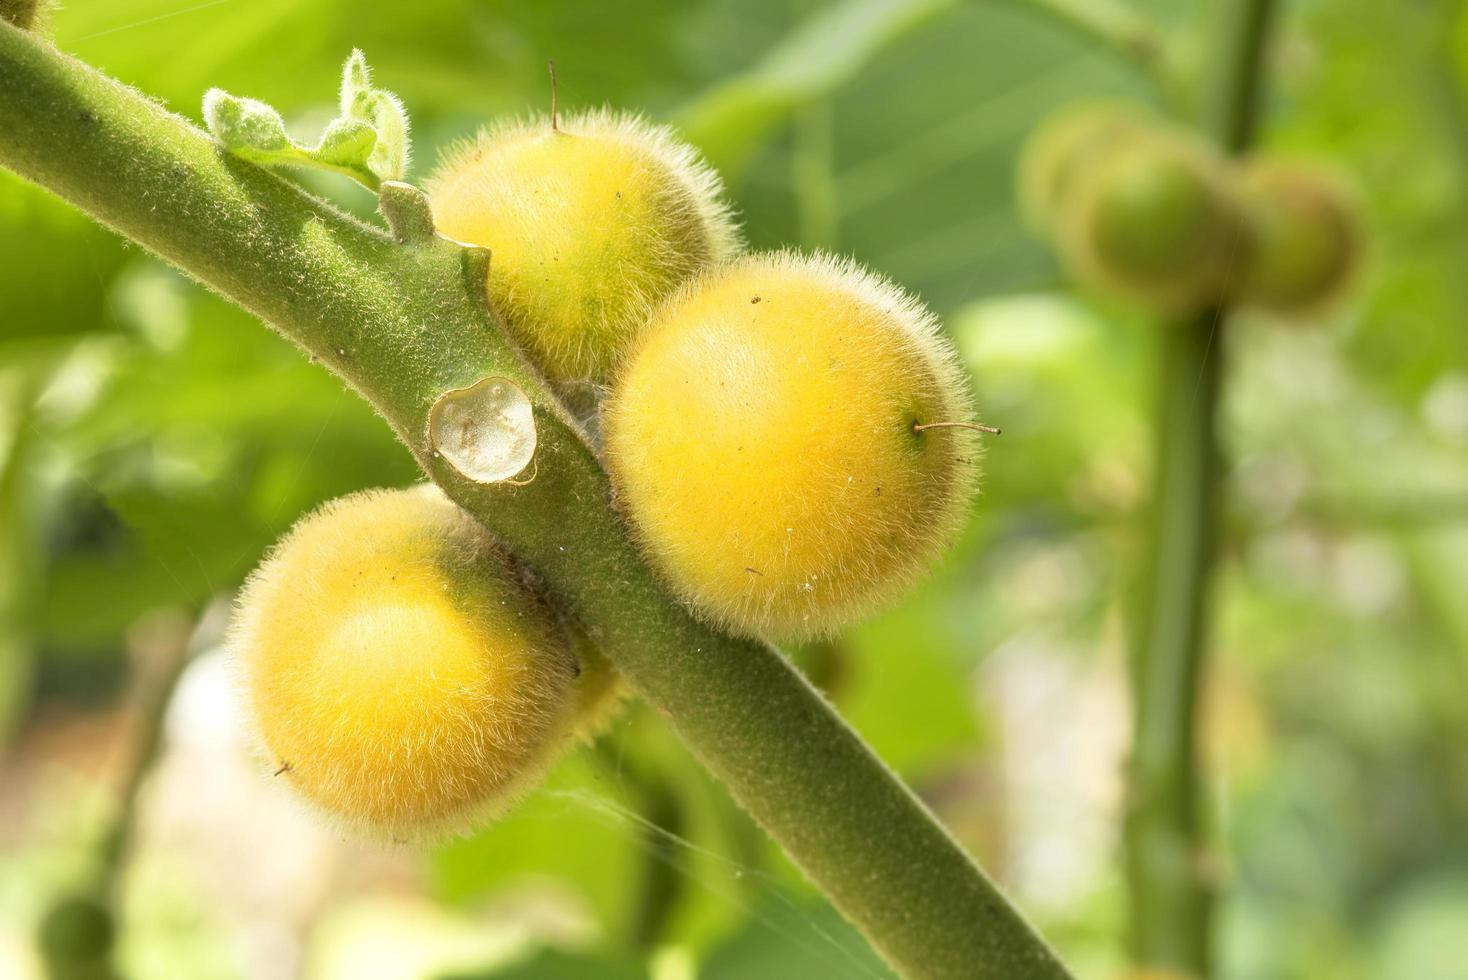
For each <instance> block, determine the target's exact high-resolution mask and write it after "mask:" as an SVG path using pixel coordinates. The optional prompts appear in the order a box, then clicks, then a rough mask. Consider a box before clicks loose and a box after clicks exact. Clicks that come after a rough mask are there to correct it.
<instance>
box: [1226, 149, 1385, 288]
mask: <svg viewBox="0 0 1468 980" xmlns="http://www.w3.org/2000/svg"><path fill="white" fill-rule="evenodd" d="M1243 194H1244V200H1245V206H1246V213H1247V215H1248V222H1249V232H1250V238H1251V244H1252V247H1251V249H1250V257H1249V262H1248V264H1247V267H1246V269H1245V272H1244V276H1243V285H1242V287H1241V288H1240V290H1239V293H1240V295H1239V298H1240V300H1241V301H1242V302H1245V303H1248V304H1249V305H1251V306H1255V307H1258V308H1259V309H1262V310H1267V311H1269V312H1271V313H1276V314H1279V315H1281V316H1296V317H1305V316H1309V315H1311V314H1313V313H1318V312H1320V311H1321V310H1323V309H1325V308H1326V307H1328V306H1330V305H1331V304H1332V303H1334V302H1335V301H1337V300H1339V299H1340V298H1341V297H1342V296H1343V295H1345V293H1346V292H1347V291H1348V290H1349V288H1350V285H1351V283H1352V282H1353V281H1354V279H1355V274H1356V272H1357V269H1358V268H1359V266H1360V264H1361V258H1362V254H1363V252H1364V251H1365V235H1364V234H1363V232H1362V230H1361V224H1360V220H1359V218H1358V216H1357V214H1358V209H1357V206H1356V201H1355V198H1354V195H1353V194H1352V193H1351V192H1350V190H1349V189H1348V188H1347V186H1346V185H1345V182H1344V181H1343V180H1342V179H1341V178H1340V177H1339V176H1338V175H1337V174H1335V173H1332V172H1329V171H1325V170H1322V169H1321V168H1319V167H1311V166H1309V165H1305V164H1291V163H1281V162H1275V161H1269V160H1264V161H1256V162H1254V163H1251V164H1250V165H1249V166H1248V167H1247V169H1246V170H1245V172H1244V177H1243Z"/></svg>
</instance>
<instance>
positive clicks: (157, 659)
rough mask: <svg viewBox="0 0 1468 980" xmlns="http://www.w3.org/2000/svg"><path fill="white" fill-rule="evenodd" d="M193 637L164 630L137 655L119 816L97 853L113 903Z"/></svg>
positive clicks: (104, 892) (101, 885) (104, 889)
mask: <svg viewBox="0 0 1468 980" xmlns="http://www.w3.org/2000/svg"><path fill="white" fill-rule="evenodd" d="M192 646H193V643H192V637H191V635H190V631H189V630H188V629H185V628H182V627H177V628H172V629H167V628H165V629H164V630H163V631H162V635H160V636H159V637H157V638H156V640H154V641H153V642H151V643H149V644H148V645H147V647H146V648H145V649H143V650H142V651H140V652H139V654H138V657H137V666H136V680H135V681H134V683H133V705H132V711H131V715H132V717H133V719H134V721H133V724H134V726H135V727H134V728H133V730H132V732H131V738H130V739H129V741H130V743H131V744H130V745H129V746H128V750H129V755H128V758H127V768H126V770H124V772H123V774H122V778H121V780H119V783H118V792H117V817H116V819H115V821H114V822H113V824H112V826H111V827H109V828H108V829H107V833H106V834H105V835H104V836H103V838H102V841H101V846H100V847H99V849H98V851H99V853H98V868H97V881H98V889H97V890H98V893H99V895H101V896H102V897H103V898H104V899H105V900H106V901H108V902H115V901H116V898H117V888H118V885H119V882H120V879H121V877H122V871H123V868H124V866H125V865H126V863H127V858H128V852H129V849H130V848H131V847H132V842H133V837H134V835H135V832H136V829H137V822H138V801H139V795H140V794H141V792H142V789H143V784H144V782H146V781H147V778H148V774H149V773H150V772H152V770H153V765H154V763H156V762H157V761H158V754H159V752H160V751H161V750H162V748H163V726H164V722H165V721H166V718H167V714H168V705H169V703H170V702H171V701H172V700H173V692H174V691H175V690H176V689H177V688H178V681H179V678H181V677H182V676H183V672H184V668H185V667H187V666H188V664H189V658H190V654H191V653H192V652H193V649H192Z"/></svg>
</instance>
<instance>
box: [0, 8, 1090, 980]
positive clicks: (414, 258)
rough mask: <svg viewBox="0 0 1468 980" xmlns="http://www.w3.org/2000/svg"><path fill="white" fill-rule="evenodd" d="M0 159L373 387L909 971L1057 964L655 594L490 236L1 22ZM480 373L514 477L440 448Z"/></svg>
mask: <svg viewBox="0 0 1468 980" xmlns="http://www.w3.org/2000/svg"><path fill="white" fill-rule="evenodd" d="M0 164H3V165H4V166H6V167H9V168H11V169H13V170H15V171H16V172H18V173H19V174H21V175H22V176H24V177H27V178H29V179H31V180H33V181H35V182H36V183H38V184H41V185H42V186H44V187H47V188H49V189H50V190H52V191H53V192H55V193H56V194H58V195H60V196H61V197H63V198H65V199H66V200H68V201H70V202H72V203H73V204H75V205H76V206H78V207H80V208H82V209H83V210H84V211H86V212H88V213H89V214H91V215H92V216H93V217H95V218H96V219H98V220H99V221H102V222H103V223H105V224H107V225H108V226H110V227H112V228H113V229H115V230H116V231H118V232H119V233H121V234H123V235H125V236H127V237H129V238H131V239H133V240H135V241H137V242H138V243H140V244H141V245H143V246H145V247H146V248H149V249H151V250H152V251H153V252H155V253H157V254H158V255H159V256H161V257H163V258H164V259H166V260H168V261H169V262H172V263H173V264H175V265H176V266H178V267H179V268H180V269H182V270H183V271H185V272H186V273H188V274H190V275H192V276H193V277H195V278H196V279H198V280H199V281H201V282H203V283H204V284H206V285H208V286H209V287H211V288H213V289H215V290H217V291H218V292H220V293H221V294H223V295H224V296H226V297H227V298H229V299H231V300H233V301H234V302H236V303H238V304H239V305H240V306H242V307H243V308H245V309H247V310H249V311H250V312H252V313H254V314H255V315H257V316H259V317H260V318H261V319H262V320H264V321H266V322H267V323H269V324H271V325H273V326H274V327H275V328H276V329H278V330H279V331H281V332H282V333H283V334H285V335H286V336H287V337H289V338H291V339H292V340H294V341H295V342H296V343H297V344H299V345H300V346H301V347H302V348H304V349H305V350H307V351H308V352H310V353H311V354H312V355H313V356H315V357H316V358H318V359H319V360H320V361H321V362H322V363H324V364H325V365H326V366H327V367H329V368H330V369H331V370H333V371H334V372H335V373H337V374H338V375H340V376H341V377H342V378H343V379H344V380H346V381H347V382H348V383H349V384H350V385H351V386H352V387H354V388H355V389H356V390H357V391H358V392H360V393H361V394H362V395H363V396H364V397H365V398H367V399H368V401H370V402H371V403H372V404H373V406H374V407H375V408H376V409H377V410H378V412H379V413H380V414H381V415H382V416H383V417H384V418H385V419H386V420H387V421H388V423H389V424H390V425H391V426H392V427H393V429H394V431H396V433H397V434H398V436H399V437H400V438H401V439H402V441H403V442H404V444H405V445H406V446H407V447H408V448H409V450H410V451H411V452H412V453H413V455H414V457H415V458H416V459H417V460H418V462H419V463H420V465H421V466H422V467H423V469H424V470H425V472H427V473H428V474H429V475H430V476H431V477H432V479H434V480H435V481H436V482H437V483H438V484H439V485H440V486H442V487H443V488H444V489H445V491H446V492H447V493H448V494H449V495H450V496H451V497H453V498H454V499H455V500H456V501H458V502H459V503H460V505H462V506H463V507H465V508H466V509H467V510H468V511H469V512H470V513H472V514H473V515H474V516H475V517H476V518H478V519H479V520H480V521H482V522H483V523H484V524H485V526H486V527H488V528H489V529H490V530H492V531H493V532H494V533H495V534H496V535H497V536H498V537H499V539H500V540H501V541H503V542H504V543H505V544H506V545H507V546H508V547H509V548H510V549H511V550H512V551H513V552H514V553H515V554H516V555H518V556H519V557H520V559H521V560H522V561H524V562H525V563H526V564H527V565H528V566H530V567H531V568H533V569H534V570H535V571H536V572H538V573H539V574H540V575H541V576H542V577H543V578H544V579H545V581H546V582H547V584H548V585H549V586H550V587H551V589H553V590H554V591H555V592H556V593H557V595H558V597H559V598H560V599H561V601H563V602H564V603H565V604H566V607H567V609H568V611H570V612H571V613H572V614H574V615H575V616H576V617H577V618H578V619H579V620H580V621H581V623H582V625H583V626H584V627H585V629H586V631H587V633H588V635H589V636H590V637H591V638H592V639H593V640H594V641H595V642H596V643H597V644H598V646H599V647H600V648H601V649H602V650H603V651H604V652H605V653H606V655H607V656H608V657H609V658H610V659H611V660H612V662H613V663H615V664H616V666H617V667H618V669H619V670H620V671H621V672H622V674H623V675H624V676H625V677H626V679H627V680H628V682H629V683H630V684H631V685H632V686H633V687H634V688H635V689H636V690H637V691H638V692H639V693H640V694H642V695H643V696H644V697H645V698H646V699H647V700H648V701H649V702H650V703H651V704H652V705H653V706H654V707H655V708H656V709H657V710H658V711H659V712H660V713H661V714H662V715H663V717H664V718H665V719H666V720H667V721H668V722H669V724H671V725H672V727H673V728H674V729H675V730H676V731H677V733H678V734H679V735H680V736H681V737H682V738H683V740H684V741H685V743H686V744H687V745H688V746H689V748H690V749H691V750H692V751H693V753H694V754H695V755H696V756H697V757H698V758H699V759H700V761H701V762H702V763H703V764H704V765H705V766H707V767H708V768H709V769H710V770H711V771H712V772H713V773H714V774H715V775H716V776H717V777H718V778H719V779H721V780H722V781H723V782H724V784H725V785H726V786H727V787H728V788H729V790H730V791H731V792H732V793H733V795H734V796H735V798H736V799H738V800H739V801H740V803H741V804H742V805H743V806H744V807H745V808H746V809H748V810H749V812H750V813H751V814H752V815H753V816H754V817H755V818H756V819H757V820H758V821H759V822H760V823H761V824H762V825H763V826H764V827H765V829H766V830H767V831H768V832H769V833H770V834H771V836H773V837H774V838H775V839H776V840H777V841H779V842H780V844H781V845H782V846H783V847H784V848H785V850H786V851H787V852H788V853H789V854H790V856H791V857H792V858H793V859H794V860H795V861H796V862H797V863H798V864H799V865H800V866H801V867H802V868H803V869H804V870H805V872H806V873H807V874H808V875H809V876H810V877H811V879H812V880H813V881H814V882H815V883H816V884H817V885H819V886H820V887H821V888H822V889H824V890H825V892H826V894H827V895H829V896H830V898H831V900H832V901H833V902H834V903H835V904H836V906H837V907H838V908H840V909H841V910H842V912H843V913H845V914H846V916H847V917H848V918H850V919H851V920H852V921H853V922H854V923H855V924H856V925H857V926H859V927H860V928H861V929H862V931H863V932H864V933H865V934H866V936H867V937H868V938H869V939H870V940H871V942H872V943H873V945H874V946H875V947H876V948H877V949H878V950H879V951H880V952H881V953H882V954H883V955H884V956H885V957H886V958H887V959H888V961H889V962H891V963H892V964H893V965H894V966H895V967H897V969H898V970H900V971H901V972H902V973H904V974H905V975H907V976H910V977H914V978H949V977H952V978H958V977H963V978H995V980H998V978H1009V980H1030V978H1042V977H1043V978H1059V977H1065V976H1067V973H1066V971H1065V969H1064V968H1063V967H1062V966H1061V965H1060V963H1059V962H1058V961H1057V960H1056V958H1055V957H1054V955H1053V954H1052V953H1051V952H1050V950H1049V949H1048V947H1047V946H1046V945H1045V943H1044V942H1043V940H1041V939H1040V938H1039V937H1038V936H1037V935H1036V934H1035V933H1034V931H1033V930H1032V929H1031V928H1030V926H1029V925H1028V924H1027V923H1026V922H1025V921H1024V919H1023V918H1022V917H1021V916H1020V915H1019V913H1018V912H1017V911H1016V910H1015V909H1014V908H1013V907H1012V906H1011V905H1010V904H1009V903H1008V902H1007V901H1006V900H1005V899H1004V897H1003V896H1002V895H1001V894H1000V892H999V891H998V889H997V888H996V887H995V886H994V885H993V884H992V883H991V882H990V881H989V880H988V879H987V878H986V877H985V876H984V874H983V873H982V872H981V871H980V870H979V868H978V867H977V866H976V865H975V864H974V863H973V862H972V861H971V860H970V859H969V858H968V856H967V855H966V854H965V853H964V852H963V850H962V849H961V848H960V847H959V846H958V845H957V844H956V843H955V842H954V840H953V839H952V838H951V837H950V836H949V835H948V833H947V832H946V831H945V830H944V829H943V827H942V826H941V825H940V824H939V823H938V822H937V820H936V819H935V818H934V817H933V815H932V814H931V813H930V812H929V811H928V810H927V809H926V807H924V806H923V804H922V803H921V802H920V801H919V800H918V799H917V798H916V797H915V796H914V795H913V794H912V793H911V791H909V790H908V789H907V788H906V787H905V786H904V785H903V784H902V783H901V782H900V781H899V780H898V779H897V778H896V777H895V776H894V775H893V773H892V772H891V771H890V770H889V769H887V767H886V766H884V765H883V764H882V762H881V761H880V760H879V759H877V758H876V756H875V755H873V754H872V752H871V750H870V749H869V748H867V746H866V745H865V743H863V742H862V741H861V739H860V738H859V737H858V736H857V735H856V733H855V732H853V731H852V730H851V728H850V727H848V726H847V725H846V724H845V722H843V721H842V720H841V718H840V717H839V716H838V715H837V714H836V713H835V712H834V711H833V710H832V709H831V708H830V706H829V705H828V704H827V703H826V702H825V701H824V700H823V699H822V698H821V697H820V695H819V694H818V693H817V692H816V691H815V690H814V689H813V688H812V687H811V686H810V685H809V684H808V683H807V682H806V681H805V679H804V678H803V677H802V676H801V675H800V674H799V672H798V671H796V670H795V669H794V668H792V667H791V665H790V664H789V663H788V662H787V661H786V660H785V659H784V658H783V657H781V656H780V655H779V653H778V652H776V651H775V650H772V649H771V648H769V647H768V646H766V645H764V644H761V643H756V642H751V641H747V640H739V639H734V638H731V637H727V636H723V635H720V634H719V633H717V632H715V631H713V630H711V629H710V628H709V627H707V626H706V625H703V624H701V623H699V622H698V621H696V620H694V619H693V618H691V617H690V616H689V614H688V613H687V612H686V611H685V610H684V609H683V608H682V607H681V606H680V605H679V604H677V603H676V602H674V601H672V600H671V599H670V598H668V596H667V595H666V594H665V593H664V592H663V591H662V589H661V588H660V586H659V585H658V584H657V582H656V581H655V580H654V578H653V576H652V574H651V572H650V571H649V570H648V568H647V567H646V566H645V565H644V564H643V563H642V562H641V560H640V559H639V557H638V556H637V554H636V553H635V551H634V549H633V548H632V546H631V544H630V542H629V540H628V538H627V535H626V533H625V531H624V528H623V526H622V524H621V522H620V520H619V519H618V517H617V515H616V513H615V512H614V510H613V508H612V504H611V489H610V486H609V484H608V481H607V477H606V474H605V472H604V471H603V470H602V468H601V466H600V465H599V463H598V460H597V458H596V456H595V454H594V453H593V451H592V449H591V447H590V446H589V445H588V444H587V441H586V439H585V438H584V435H583V433H582V432H581V430H580V429H579V428H578V427H577V426H576V425H575V423H574V422H573V421H572V420H571V419H570V418H569V416H568V415H567V413H566V411H565V409H564V408H563V407H562V406H561V404H560V403H559V402H558V401H556V399H555V398H554V397H553V396H552V394H551V393H550V392H549V390H548V389H547V387H546V385H545V383H544V382H543V380H542V379H541V378H540V377H539V376H538V375H537V374H536V373H535V372H534V371H533V370H532V369H531V368H530V367H529V366H528V365H527V364H526V362H525V361H524V359H523V358H522V356H521V355H520V353H519V352H518V351H517V350H516V349H515V348H514V347H513V346H512V345H511V344H510V343H509V341H508V340H507V339H506V338H505V336H504V334H503V333H502V332H501V330H500V329H499V328H498V325H497V324H496V323H495V322H494V321H493V319H492V317H491V316H490V314H489V312H488V310H487V309H486V306H485V301H484V294H483V287H482V282H483V279H482V277H483V275H484V274H485V263H487V262H488V261H489V256H488V252H487V250H484V249H473V248H469V249H466V248H464V247H462V246H460V245H457V244H455V243H451V242H448V241H444V240H441V239H432V240H429V241H417V242H416V243H400V242H398V241H395V240H394V239H393V238H392V237H391V236H389V235H388V234H386V233H384V232H381V231H379V230H377V229H374V228H371V227H368V226H366V225H363V224H361V223H359V222H357V221H354V220H353V219H351V218H348V217H346V216H345V215H343V214H341V213H339V212H338V211H336V210H334V209H333V208H331V207H330V206H328V205H326V204H325V203H323V202H321V201H319V200H317V199H315V198H313V197H311V196H309V195H308V194H306V193H305V192H304V191H302V190H300V189H299V188H298V187H296V186H295V185H292V184H290V183H288V182H286V181H284V180H282V179H280V178H279V177H277V176H275V175H274V174H271V173H268V172H266V171H265V170H263V169H261V168H259V167H256V166H254V165H251V164H248V163H244V162H241V161H239V160H237V159H234V158H231V157H229V156H228V155H226V154H224V153H223V152H221V151H220V150H219V149H218V148H217V147H216V146H215V145H214V144H213V143H212V142H211V141H210V140H209V138H208V137H207V136H206V135H205V134H204V133H202V132H201V131H200V130H198V129H197V128H196V127H194V126H192V125H190V124H189V123H188V122H187V121H185V120H183V119H182V118H180V117H178V116H174V115H171V114H169V113H167V112H165V111H164V110H163V109H161V108H160V107H159V106H158V105H156V104H155V103H153V102H150V101H149V100H147V99H146V98H144V97H143V96H141V95H140V94H138V93H137V92H134V91H132V90H131V89H128V88H127V87H125V86H123V85H122V84H120V83H118V82H116V81H114V80H112V79H110V78H108V77H106V76H104V75H102V74H100V73H99V72H97V71H95V70H94V69H92V68H89V67H88V66H86V65H83V64H81V63H80V62H77V61H75V60H74V59H71V58H69V57H67V56H65V55H62V54H60V53H59V52H57V51H56V50H55V49H54V48H52V47H51V46H49V45H47V44H45V43H43V42H41V41H39V40H37V39H36V38H34V37H31V36H29V35H27V34H25V33H24V32H22V31H19V30H17V29H15V28H14V27H11V26H10V25H8V24H0ZM399 210H401V209H399ZM406 237H408V238H413V237H414V236H411V235H408V236H406ZM490 375H494V376H499V377H504V378H507V379H508V380H510V381H511V382H513V383H514V384H516V385H518V386H519V387H520V388H521V389H522V390H523V391H525V392H526V394H527V395H528V396H529V398H530V400H531V402H532V405H533V411H534V420H535V424H536V428H537V434H538V448H537V450H536V453H537V455H536V468H535V471H534V472H535V474H536V475H535V477H534V479H533V480H531V481H529V482H528V483H526V484H524V485H511V484H509V483H497V484H478V483H474V482H472V481H471V480H469V479H467V478H465V477H464V476H462V475H460V474H459V473H458V472H457V471H455V470H454V469H453V468H452V467H451V466H450V465H449V464H448V462H447V461H445V460H443V459H440V458H438V457H437V456H436V455H435V454H434V452H433V451H432V448H431V447H430V445H429V440H428V436H427V431H426V428H427V420H428V414H429V409H430V407H431V405H432V404H433V403H434V401H435V400H436V399H437V398H438V397H439V396H440V395H442V394H443V393H444V392H446V391H449V390H451V389H457V388H462V387H465V386H467V385H470V384H473V383H474V382H476V381H479V380H481V379H483V378H485V377H487V376H490Z"/></svg>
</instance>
